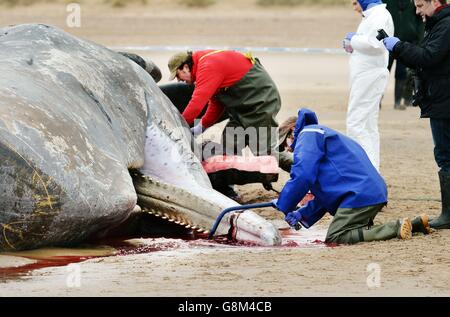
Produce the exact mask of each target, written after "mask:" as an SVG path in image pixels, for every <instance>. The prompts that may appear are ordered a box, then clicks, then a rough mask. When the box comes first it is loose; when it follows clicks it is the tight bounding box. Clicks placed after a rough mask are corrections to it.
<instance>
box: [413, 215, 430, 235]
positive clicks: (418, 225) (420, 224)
mask: <svg viewBox="0 0 450 317" xmlns="http://www.w3.org/2000/svg"><path fill="white" fill-rule="evenodd" d="M411 224H412V232H413V233H414V232H421V233H423V234H429V233H430V224H429V222H428V215H426V214H422V215H420V216H417V217H416V218H414V219H413V220H412V221H411Z"/></svg>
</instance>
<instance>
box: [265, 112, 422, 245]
mask: <svg viewBox="0 0 450 317" xmlns="http://www.w3.org/2000/svg"><path fill="white" fill-rule="evenodd" d="M291 147H292V148H293V150H294V163H293V165H292V168H291V179H290V180H289V181H288V182H287V183H286V185H285V186H284V188H283V190H282V191H281V193H280V196H279V198H278V200H275V201H274V204H275V206H276V208H278V209H279V210H280V211H282V212H283V213H284V214H285V215H286V218H285V219H286V221H287V222H288V223H289V224H290V225H291V226H295V225H297V224H298V223H300V224H301V225H303V226H304V227H305V228H309V227H311V226H312V225H314V224H315V223H316V222H317V221H319V220H320V219H321V218H322V217H323V216H324V215H325V213H326V212H329V213H330V214H331V215H333V216H334V219H333V221H332V222H331V224H330V226H329V228H328V232H327V236H326V239H325V242H334V243H347V244H354V243H358V242H362V241H377V240H387V239H392V238H400V239H410V238H411V237H412V233H413V232H422V233H425V234H426V233H429V231H430V227H429V224H428V216H427V215H425V214H424V215H421V216H419V217H416V218H415V219H414V220H413V221H412V222H411V220H410V219H409V218H404V219H402V220H397V221H392V222H389V223H386V224H382V225H373V219H374V218H375V216H376V215H377V214H378V212H379V211H380V210H381V209H382V208H383V207H384V206H385V205H386V203H387V188H386V184H385V182H384V180H383V178H382V177H381V175H380V174H379V173H378V172H377V170H376V169H375V167H374V166H373V164H372V163H371V162H370V160H369V158H368V156H367V155H366V153H365V151H364V150H363V148H362V147H361V146H360V145H359V144H358V143H356V142H355V141H353V140H352V139H350V138H348V137H346V136H344V135H343V134H341V133H339V132H336V131H334V130H332V129H330V128H328V127H325V126H323V125H319V124H318V121H317V117H316V114H315V113H314V112H312V111H310V110H308V109H301V110H300V111H299V113H298V119H297V123H296V127H295V132H294V141H293V143H292V145H291ZM309 190H310V191H311V193H312V194H313V195H314V196H315V199H314V200H311V201H309V202H308V203H307V204H306V205H305V206H304V207H302V208H300V209H298V210H295V209H296V208H297V204H298V203H299V202H300V200H301V199H302V198H303V197H304V196H305V195H306V193H308V191H309Z"/></svg>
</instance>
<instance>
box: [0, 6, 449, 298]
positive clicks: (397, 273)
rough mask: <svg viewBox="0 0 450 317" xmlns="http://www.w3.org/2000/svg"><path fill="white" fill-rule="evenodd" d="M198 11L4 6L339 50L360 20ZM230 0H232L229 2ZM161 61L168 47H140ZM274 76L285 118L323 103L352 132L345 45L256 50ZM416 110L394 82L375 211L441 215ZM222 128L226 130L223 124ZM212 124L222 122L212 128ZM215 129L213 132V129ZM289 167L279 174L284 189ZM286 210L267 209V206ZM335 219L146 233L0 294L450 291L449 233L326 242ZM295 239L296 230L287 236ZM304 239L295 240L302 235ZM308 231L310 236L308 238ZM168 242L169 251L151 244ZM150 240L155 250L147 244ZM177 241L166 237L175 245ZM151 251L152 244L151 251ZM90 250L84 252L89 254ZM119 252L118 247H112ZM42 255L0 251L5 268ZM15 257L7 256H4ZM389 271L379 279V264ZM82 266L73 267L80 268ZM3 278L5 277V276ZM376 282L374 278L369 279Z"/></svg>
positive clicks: (178, 35) (100, 31)
mask: <svg viewBox="0 0 450 317" xmlns="http://www.w3.org/2000/svg"><path fill="white" fill-rule="evenodd" d="M227 3H228V4H227V5H226V4H220V5H218V6H215V7H212V8H208V9H202V10H200V11H198V10H193V9H188V10H182V9H181V8H180V7H174V6H171V5H166V6H165V5H163V4H159V5H157V6H155V7H126V8H125V9H123V10H119V9H104V8H103V7H94V6H92V7H91V6H89V5H84V7H82V8H84V11H82V12H83V15H82V27H81V28H79V29H70V28H67V27H65V25H64V23H65V19H66V14H67V13H66V11H65V7H64V6H58V5H45V6H44V5H40V6H32V7H28V8H25V9H24V8H14V9H8V10H6V9H5V8H2V9H1V10H0V23H1V24H2V25H7V24H13V23H24V22H45V23H50V24H53V25H57V26H60V27H63V28H65V29H66V30H67V31H68V32H71V33H73V34H76V35H78V36H81V37H84V38H87V39H90V40H93V41H96V42H99V43H102V44H105V45H108V46H127V45H216V46H220V45H222V46H270V47H321V48H339V47H340V45H341V39H342V37H343V36H344V35H345V34H346V33H347V32H348V31H352V30H354V29H355V28H356V26H357V23H358V20H359V17H358V16H357V15H356V14H355V13H354V12H352V10H351V8H350V7H348V8H321V7H313V8H310V7H308V8H288V9H270V8H259V7H255V6H253V5H250V4H248V3H247V2H245V1H244V4H243V5H242V6H241V7H239V9H237V7H236V6H237V5H238V4H237V3H240V2H234V1H231V2H227ZM230 3H231V4H230ZM136 53H140V54H142V55H145V56H147V57H150V58H152V59H153V60H154V61H155V62H156V63H157V64H158V65H159V66H160V67H161V68H162V70H163V72H164V73H163V75H164V78H163V82H167V78H168V71H167V69H166V66H165V65H166V63H167V60H168V58H169V56H170V54H171V53H170V52H138V51H136ZM255 55H257V56H258V57H259V58H260V59H261V61H262V63H263V65H264V66H265V67H266V68H267V70H268V71H269V72H270V74H271V75H272V76H273V78H274V80H275V82H276V83H277V85H278V87H279V89H280V92H281V95H282V99H283V106H282V109H281V111H280V113H279V119H280V121H282V120H283V119H285V118H287V117H288V116H290V115H294V114H295V113H296V111H297V109H298V108H299V107H309V108H310V109H313V110H314V111H316V112H317V114H318V117H319V121H320V122H321V123H323V124H326V125H328V126H330V127H332V128H334V129H337V130H339V131H342V132H345V114H346V102H347V98H348V65H347V62H348V56H347V55H345V54H293V53H256V54H255ZM418 117H419V111H418V109H417V108H408V109H407V110H406V111H394V110H393V80H392V78H391V82H390V84H389V87H388V90H387V93H386V95H385V98H384V100H383V104H382V109H381V113H380V133H381V173H382V175H383V176H384V178H385V180H386V182H387V184H388V189H389V204H388V206H387V207H386V208H385V209H384V211H383V212H382V213H380V214H379V216H378V217H377V219H376V221H378V222H385V221H388V220H391V219H397V218H400V217H405V216H410V217H413V216H414V215H416V214H419V213H422V212H428V213H430V214H431V215H436V214H438V213H439V208H440V193H439V185H438V177H437V167H436V164H435V162H434V158H433V153H432V151H433V145H432V139H431V134H430V128H429V122H428V120H426V119H419V118H418ZM216 130H217V129H216ZM212 132H214V130H213V131H212ZM210 133H211V132H210ZM288 177H289V175H288V174H286V173H284V172H281V174H280V180H279V182H278V183H276V184H274V187H275V188H276V189H278V190H279V189H281V188H282V186H283V184H284V182H285V181H286V180H287V179H288ZM238 189H239V192H240V193H241V194H242V197H243V200H244V202H245V203H250V202H257V201H267V200H270V199H273V198H275V197H276V194H275V193H271V192H267V191H266V190H264V189H263V188H262V186H260V185H246V186H240V187H239V188H238ZM259 212H260V214H261V215H263V216H265V217H267V218H270V219H282V217H281V215H280V214H278V213H276V212H274V211H273V210H270V209H262V210H260V211H259ZM330 221H331V217H328V216H327V217H325V218H324V219H322V220H321V221H320V222H319V223H318V224H317V225H316V226H315V227H313V228H312V229H310V231H305V229H302V230H300V231H299V232H297V233H296V234H299V235H303V236H304V237H306V238H305V239H303V240H302V239H300V240H298V236H297V237H296V238H295V239H297V240H295V239H293V241H294V242H292V241H291V242H289V241H288V237H285V244H284V245H283V246H282V247H276V248H261V247H251V246H242V245H231V246H228V245H223V244H217V243H210V242H207V241H205V240H198V241H182V240H173V239H168V238H167V239H161V240H151V239H150V240H148V239H144V240H138V241H134V243H137V245H138V246H140V247H138V248H141V249H140V250H142V246H143V245H144V249H143V250H144V252H143V253H138V254H135V253H129V254H121V255H118V256H107V257H96V256H98V254H94V255H92V254H91V255H92V256H93V257H94V258H92V259H89V260H86V261H84V262H79V263H78V265H80V266H79V267H78V269H79V271H78V272H79V273H80V284H79V287H76V286H77V285H78V284H75V287H69V286H74V285H73V283H72V284H71V283H68V282H70V277H71V276H72V275H70V274H72V273H73V271H71V268H68V267H67V266H57V267H48V268H42V269H37V270H33V271H30V272H28V273H27V274H25V275H22V276H13V277H11V276H9V277H5V276H3V277H2V276H0V284H1V285H0V296H24V295H26V296H328V295H338V296H351V295H353V296H355V295H356V296H424V295H425V296H428V295H432V296H441V295H443V296H449V295H450V270H449V269H448V268H449V267H450V255H449V252H448V246H449V245H450V231H439V232H433V234H431V235H428V236H423V235H418V236H414V237H413V239H412V240H409V241H400V240H391V241H385V242H373V243H363V244H359V245H354V246H327V245H324V244H322V243H320V242H318V241H317V240H319V241H320V240H323V238H324V236H325V234H326V229H327V226H328V224H329V223H330ZM286 239H287V240H286ZM295 241H297V242H295ZM299 241H301V243H299ZM155 243H156V244H158V243H160V244H161V245H162V248H161V250H160V251H158V250H157V249H152V248H151V246H152V245H154V244H155ZM145 246H147V249H145V248H146V247H145ZM168 246H169V247H168ZM146 250H147V251H148V252H145V251H146ZM86 252H87V253H86V254H84V255H85V256H88V255H89V252H92V250H91V251H89V250H87V251H86ZM112 254H114V253H112ZM18 261H19V262H21V263H22V264H23V265H30V264H33V263H34V262H30V261H36V260H29V259H28V258H19V257H11V256H10V255H8V256H6V255H2V256H0V263H1V265H0V268H1V267H2V266H20V264H21V263H18ZM6 263H10V264H6ZM374 268H375V271H376V269H377V268H379V269H380V271H379V272H380V285H379V286H377V285H376V283H375V284H374V283H370V282H371V281H372V282H373V281H375V280H374V279H372V278H373V273H374V272H375V271H374ZM72 269H73V267H72ZM1 281H3V283H2V282H1ZM368 281H369V283H368Z"/></svg>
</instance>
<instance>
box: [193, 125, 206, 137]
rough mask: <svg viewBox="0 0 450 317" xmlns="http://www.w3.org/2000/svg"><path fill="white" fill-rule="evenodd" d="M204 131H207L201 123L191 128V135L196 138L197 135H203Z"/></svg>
mask: <svg viewBox="0 0 450 317" xmlns="http://www.w3.org/2000/svg"><path fill="white" fill-rule="evenodd" d="M203 131H205V129H203V127H202V125H201V124H200V123H199V124H197V125H196V126H195V127H192V128H191V133H192V134H193V135H194V136H196V135H200V134H202V133H203Z"/></svg>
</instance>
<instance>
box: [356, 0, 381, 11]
mask: <svg viewBox="0 0 450 317" xmlns="http://www.w3.org/2000/svg"><path fill="white" fill-rule="evenodd" d="M358 2H359V5H360V6H361V8H362V9H363V11H366V10H367V7H368V6H369V5H371V4H382V3H383V2H381V0H358Z"/></svg>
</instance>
